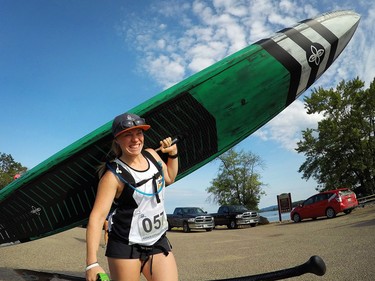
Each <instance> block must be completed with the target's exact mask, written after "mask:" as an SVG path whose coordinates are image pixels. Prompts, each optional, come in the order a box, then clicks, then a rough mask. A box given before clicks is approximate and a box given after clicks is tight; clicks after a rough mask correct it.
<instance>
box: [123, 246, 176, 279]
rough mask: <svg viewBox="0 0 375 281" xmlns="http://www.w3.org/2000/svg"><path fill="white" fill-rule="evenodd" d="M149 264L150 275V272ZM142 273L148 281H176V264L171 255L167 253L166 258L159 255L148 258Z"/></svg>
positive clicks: (162, 254) (161, 254)
mask: <svg viewBox="0 0 375 281" xmlns="http://www.w3.org/2000/svg"><path fill="white" fill-rule="evenodd" d="M151 262H152V275H151V272H150V266H151ZM142 273H143V275H144V276H145V277H146V279H147V280H149V281H151V280H152V281H178V272H177V264H176V260H175V258H174V255H173V253H172V252H169V254H168V256H166V255H164V253H160V254H155V255H154V256H153V257H150V259H149V260H148V261H147V263H146V264H145V266H144V268H143V271H142ZM116 280H117V279H116Z"/></svg>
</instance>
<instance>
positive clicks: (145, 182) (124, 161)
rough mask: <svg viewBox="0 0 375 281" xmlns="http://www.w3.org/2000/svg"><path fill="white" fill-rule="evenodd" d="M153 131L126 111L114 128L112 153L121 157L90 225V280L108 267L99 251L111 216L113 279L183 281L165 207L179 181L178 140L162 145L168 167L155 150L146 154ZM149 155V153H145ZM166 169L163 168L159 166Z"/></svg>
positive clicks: (104, 183)
mask: <svg viewBox="0 0 375 281" xmlns="http://www.w3.org/2000/svg"><path fill="white" fill-rule="evenodd" d="M149 128H150V126H149V125H147V124H146V123H145V120H144V119H143V118H140V117H139V116H137V115H135V114H129V113H124V114H121V115H119V116H117V117H116V118H115V119H114V121H113V124H112V134H113V136H114V141H113V145H112V150H113V152H114V153H115V154H116V157H117V158H116V159H114V160H113V161H112V162H110V163H107V166H106V168H107V169H106V170H105V171H104V173H102V174H103V175H102V176H101V175H100V176H101V178H100V181H99V185H98V191H97V195H96V199H95V203H94V206H93V209H92V211H91V214H90V218H89V223H88V226H87V233H86V240H87V256H86V263H87V267H86V280H89V281H94V280H96V275H97V274H98V273H103V272H104V270H103V268H102V267H101V266H100V265H99V264H98V262H97V251H98V248H99V244H100V239H101V230H102V226H103V223H104V221H105V219H106V217H107V215H108V213H109V211H110V209H111V206H112V204H113V203H114V204H115V206H116V208H115V210H114V211H113V212H111V216H110V218H109V239H108V245H107V249H106V256H107V259H108V265H109V270H110V275H111V279H113V280H116V281H132V280H140V273H141V272H142V273H143V275H144V276H145V277H146V279H147V280H154V281H175V280H178V273H177V266H176V262H175V258H174V256H173V253H172V252H171V248H172V247H171V245H170V244H169V241H168V239H167V238H166V236H165V232H166V230H167V229H168V222H167V218H166V213H165V209H164V190H165V188H164V187H165V185H169V184H171V183H173V182H174V180H175V178H176V175H177V172H178V159H177V157H178V155H177V146H176V144H172V139H171V138H170V137H169V138H166V139H164V140H162V141H160V150H161V152H163V153H168V160H167V163H164V162H163V161H162V159H161V158H160V156H159V155H158V154H157V153H156V152H155V150H153V149H145V150H143V145H144V135H143V132H144V131H146V130H148V129H149ZM145 151H146V152H145ZM159 165H160V166H159Z"/></svg>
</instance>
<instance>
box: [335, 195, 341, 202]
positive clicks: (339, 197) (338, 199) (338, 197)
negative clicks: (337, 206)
mask: <svg viewBox="0 0 375 281" xmlns="http://www.w3.org/2000/svg"><path fill="white" fill-rule="evenodd" d="M335 199H336V201H337V202H339V203H341V202H342V199H341V196H340V195H338V196H337V197H336V198H335Z"/></svg>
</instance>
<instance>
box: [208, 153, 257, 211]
mask: <svg viewBox="0 0 375 281" xmlns="http://www.w3.org/2000/svg"><path fill="white" fill-rule="evenodd" d="M218 160H220V161H221V164H220V166H219V173H218V176H217V177H216V178H214V179H213V180H212V181H211V186H210V187H209V188H207V189H206V191H207V192H208V193H210V194H211V195H210V198H211V200H212V201H214V202H216V203H218V204H219V205H226V204H228V205H244V206H246V207H248V208H249V209H253V210H254V209H258V203H259V199H260V196H261V195H263V194H264V192H263V191H262V186H263V185H264V184H263V183H262V182H261V181H260V175H259V174H258V173H257V172H256V169H257V168H259V167H260V168H262V167H263V166H264V165H263V162H262V160H261V159H260V157H259V156H257V155H254V154H252V153H251V152H244V151H240V152H239V153H238V152H236V151H235V150H233V149H230V150H228V151H227V152H226V153H224V154H222V155H221V156H219V157H218Z"/></svg>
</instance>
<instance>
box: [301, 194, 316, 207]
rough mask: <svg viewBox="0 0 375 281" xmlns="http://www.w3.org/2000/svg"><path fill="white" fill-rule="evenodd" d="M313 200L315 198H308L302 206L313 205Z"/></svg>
mask: <svg viewBox="0 0 375 281" xmlns="http://www.w3.org/2000/svg"><path fill="white" fill-rule="evenodd" d="M315 198H316V196H313V197H310V198H309V199H307V200H306V201H305V202H304V203H303V205H304V206H307V205H311V204H313V203H314V202H315Z"/></svg>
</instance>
